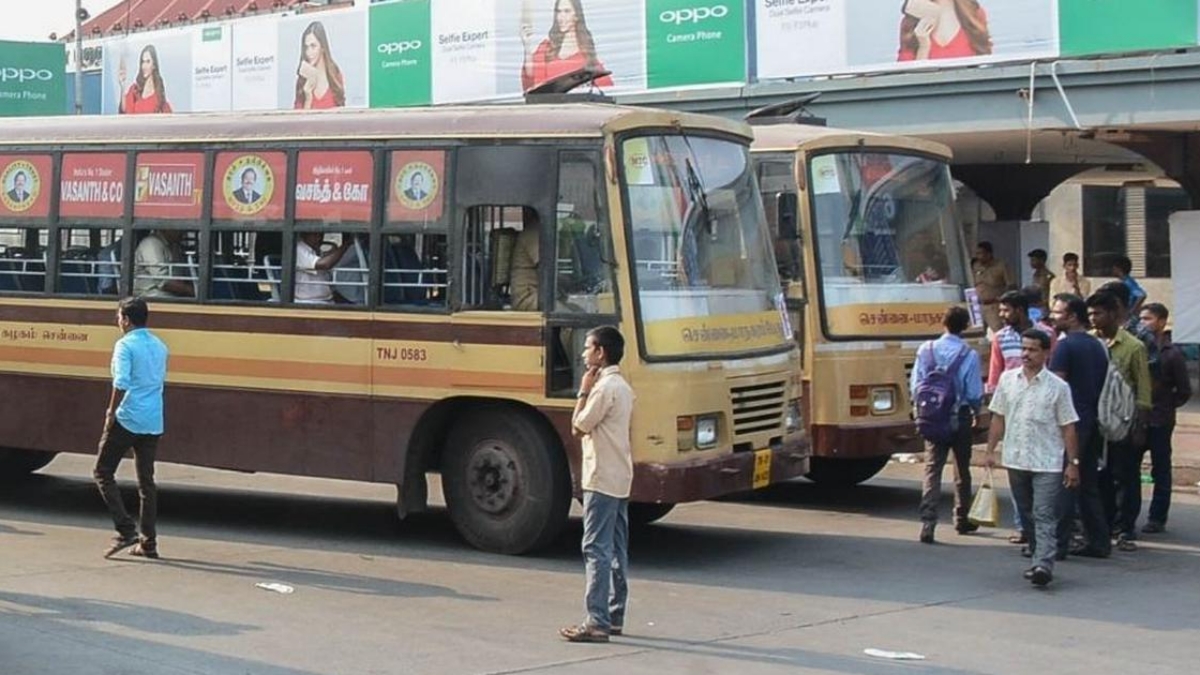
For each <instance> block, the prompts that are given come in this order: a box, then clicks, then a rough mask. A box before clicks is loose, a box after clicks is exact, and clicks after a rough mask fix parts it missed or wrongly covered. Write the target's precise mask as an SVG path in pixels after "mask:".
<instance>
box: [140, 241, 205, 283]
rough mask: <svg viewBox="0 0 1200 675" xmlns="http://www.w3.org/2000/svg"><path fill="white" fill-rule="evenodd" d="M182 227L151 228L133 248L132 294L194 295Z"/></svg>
mask: <svg viewBox="0 0 1200 675" xmlns="http://www.w3.org/2000/svg"><path fill="white" fill-rule="evenodd" d="M182 241H183V231H182V230H153V231H151V232H150V234H148V235H146V236H145V237H144V238H143V239H142V240H141V241H140V242H138V245H137V249H135V251H134V263H135V265H134V277H133V294H134V295H140V296H145V297H149V298H193V297H195V296H196V287H195V285H194V284H193V283H192V280H191V279H190V278H188V275H187V274H186V272H187V266H186V265H185V258H184V254H183V246H182Z"/></svg>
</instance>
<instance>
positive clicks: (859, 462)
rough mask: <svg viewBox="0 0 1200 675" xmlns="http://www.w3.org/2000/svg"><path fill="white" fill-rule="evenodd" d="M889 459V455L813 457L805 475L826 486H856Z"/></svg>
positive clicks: (873, 473) (872, 474)
mask: <svg viewBox="0 0 1200 675" xmlns="http://www.w3.org/2000/svg"><path fill="white" fill-rule="evenodd" d="M889 459H891V457H890V456H889V455H880V456H879V457H865V458H862V459H836V458H833V457H813V458H812V462H811V465H810V466H809V470H808V474H807V475H806V476H805V477H806V478H808V479H809V480H811V481H812V482H814V483H816V484H817V485H823V486H826V487H854V486H855V485H858V484H859V483H862V482H863V481H865V480H867V479H869V478H870V477H872V476H874V475H875V474H877V473H879V472H880V471H882V470H883V467H885V466H887V463H888V460H889Z"/></svg>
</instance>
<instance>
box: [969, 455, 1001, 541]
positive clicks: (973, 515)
mask: <svg viewBox="0 0 1200 675" xmlns="http://www.w3.org/2000/svg"><path fill="white" fill-rule="evenodd" d="M967 520H969V521H971V522H972V523H975V524H976V525H981V526H983V527H996V526H997V525H999V524H1000V498H999V497H997V496H996V490H995V488H993V487H992V470H991V469H988V471H987V475H986V476H984V479H983V483H982V484H980V486H979V491H977V492H976V493H975V499H974V501H972V502H971V510H970V512H968V513H967Z"/></svg>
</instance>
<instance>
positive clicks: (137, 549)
mask: <svg viewBox="0 0 1200 675" xmlns="http://www.w3.org/2000/svg"><path fill="white" fill-rule="evenodd" d="M129 555H136V556H138V557H139V558H150V559H152V560H158V547H157V546H154V545H153V544H151V545H147V544H146V543H145V542H141V543H139V544H138V545H137V546H134V547H133V550H131V551H130V552H129Z"/></svg>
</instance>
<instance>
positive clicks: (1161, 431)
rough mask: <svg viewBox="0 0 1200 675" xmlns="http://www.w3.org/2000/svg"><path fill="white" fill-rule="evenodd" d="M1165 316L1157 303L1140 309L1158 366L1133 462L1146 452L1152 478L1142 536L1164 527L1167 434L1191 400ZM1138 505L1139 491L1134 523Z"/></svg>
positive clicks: (1152, 375)
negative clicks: (1142, 438) (1143, 435)
mask: <svg viewBox="0 0 1200 675" xmlns="http://www.w3.org/2000/svg"><path fill="white" fill-rule="evenodd" d="M1169 315H1170V314H1169V313H1168V312H1167V308H1166V307H1164V306H1163V305H1162V304H1161V303H1157V302H1151V303H1148V304H1147V305H1145V306H1144V307H1142V317H1141V318H1142V325H1143V326H1145V327H1146V329H1147V330H1149V331H1150V332H1151V333H1153V334H1154V337H1155V339H1156V340H1157V342H1158V363H1157V364H1156V365H1155V367H1152V368H1151V370H1150V380H1151V395H1150V399H1151V408H1150V419H1149V422H1150V425H1149V427H1148V428H1147V430H1146V444H1145V446H1143V448H1142V449H1140V450H1139V451H1138V452H1137V453H1136V454H1137V458H1138V459H1137V463H1138V465H1141V463H1142V458H1143V457H1144V456H1145V453H1146V450H1147V449H1148V450H1149V451H1150V475H1151V477H1153V478H1154V496H1153V498H1151V500H1150V514H1149V517H1148V518H1147V519H1146V525H1145V526H1143V527H1142V532H1145V533H1146V534H1157V533H1159V532H1162V531H1163V530H1164V529H1165V527H1166V524H1167V512H1168V511H1169V510H1170V508H1171V435H1172V434H1173V433H1175V410H1176V409H1177V408H1179V407H1181V406H1182V405H1183V404H1185V403H1187V402H1188V399H1189V398H1191V397H1192V383H1191V381H1190V379H1189V378H1188V372H1187V363H1185V361H1184V358H1183V352H1181V351H1179V349H1178V348H1177V347H1176V346H1175V345H1174V343H1172V342H1171V333H1170V332H1169V331H1168V330H1167V317H1168V316H1169ZM1131 496H1132V495H1131ZM1141 506H1142V505H1141V492H1138V499H1137V503H1136V504H1134V505H1132V506H1130V510H1131V511H1132V512H1133V518H1134V519H1135V520H1136V519H1137V516H1138V512H1140V511H1141Z"/></svg>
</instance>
